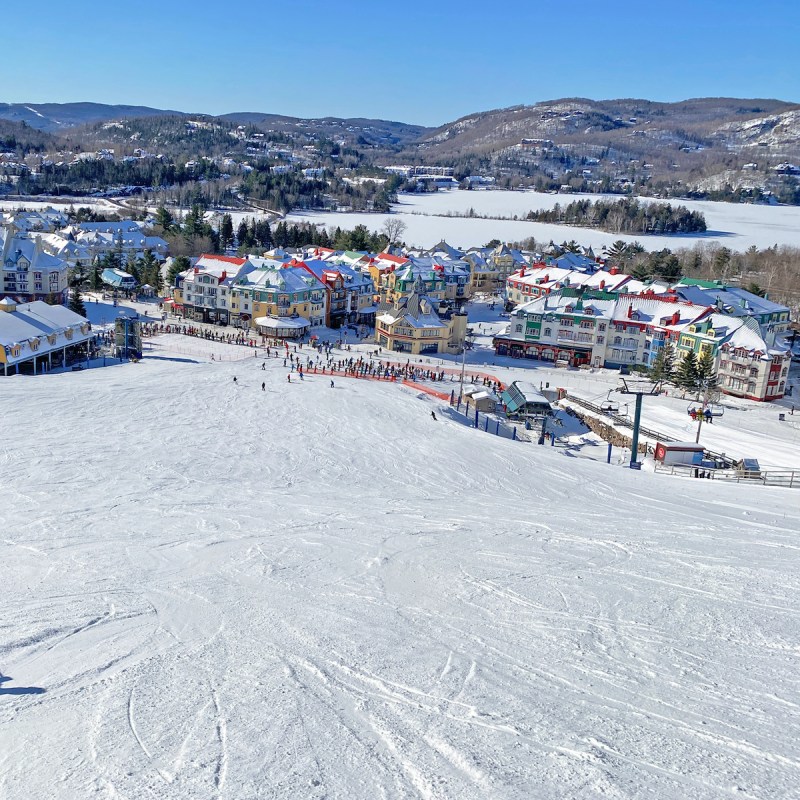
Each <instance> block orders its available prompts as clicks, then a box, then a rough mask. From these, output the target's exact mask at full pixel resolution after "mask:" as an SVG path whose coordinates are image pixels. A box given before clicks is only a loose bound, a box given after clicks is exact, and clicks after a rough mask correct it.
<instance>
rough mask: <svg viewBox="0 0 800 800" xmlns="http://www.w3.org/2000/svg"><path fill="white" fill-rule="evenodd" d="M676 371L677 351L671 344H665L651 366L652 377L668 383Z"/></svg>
mask: <svg viewBox="0 0 800 800" xmlns="http://www.w3.org/2000/svg"><path fill="white" fill-rule="evenodd" d="M674 369H675V350H674V348H673V346H672V344H671V343H670V342H665V343H664V346H663V347H662V348H661V349H660V350H659V351H658V354H657V355H656V357H655V359H653V363H652V365H651V366H650V377H651V378H652V379H653V380H655V381H668V380H670V379H671V378H672V373H673V371H674Z"/></svg>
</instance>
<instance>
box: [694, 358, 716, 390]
mask: <svg viewBox="0 0 800 800" xmlns="http://www.w3.org/2000/svg"><path fill="white" fill-rule="evenodd" d="M697 382H698V384H699V385H701V386H704V387H707V388H709V389H712V388H713V387H714V386H716V385H717V373H716V371H715V370H714V356H713V355H712V354H711V348H706V349H705V350H703V352H702V353H701V354H700V358H698V359H697Z"/></svg>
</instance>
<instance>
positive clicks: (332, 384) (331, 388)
mask: <svg viewBox="0 0 800 800" xmlns="http://www.w3.org/2000/svg"><path fill="white" fill-rule="evenodd" d="M331 389H333V381H331Z"/></svg>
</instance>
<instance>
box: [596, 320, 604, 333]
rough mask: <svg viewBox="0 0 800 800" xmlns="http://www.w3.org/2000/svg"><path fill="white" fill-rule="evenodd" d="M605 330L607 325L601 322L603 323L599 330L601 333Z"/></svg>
mask: <svg viewBox="0 0 800 800" xmlns="http://www.w3.org/2000/svg"><path fill="white" fill-rule="evenodd" d="M605 329H606V324H605V322H601V323H600V324H599V325H598V326H597V330H599V331H604V330H605Z"/></svg>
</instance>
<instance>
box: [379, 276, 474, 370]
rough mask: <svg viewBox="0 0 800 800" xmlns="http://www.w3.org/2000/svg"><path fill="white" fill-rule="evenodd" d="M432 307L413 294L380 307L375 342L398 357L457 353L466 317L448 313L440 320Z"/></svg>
mask: <svg viewBox="0 0 800 800" xmlns="http://www.w3.org/2000/svg"><path fill="white" fill-rule="evenodd" d="M420 284H421V281H419V282H418V284H417V285H418V288H422V287H421V286H420ZM434 303H435V301H433V300H431V299H430V298H428V297H426V296H425V295H423V294H420V293H419V292H417V291H413V292H412V293H411V294H410V295H406V296H405V297H401V298H399V299H398V300H396V301H395V302H394V303H383V304H381V305H380V306H379V308H378V312H377V314H376V315H375V340H376V341H377V342H378V344H379V345H380V346H381V347H384V348H386V349H387V350H391V351H393V352H397V353H411V354H413V355H419V354H420V353H460V352H461V349H462V348H463V347H464V338H465V336H466V331H467V315H466V314H461V313H455V312H454V311H452V310H448V311H447V312H445V313H444V314H443V315H441V316H440V315H439V313H438V312H437V310H436V308H435V305H434Z"/></svg>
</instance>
